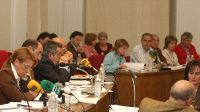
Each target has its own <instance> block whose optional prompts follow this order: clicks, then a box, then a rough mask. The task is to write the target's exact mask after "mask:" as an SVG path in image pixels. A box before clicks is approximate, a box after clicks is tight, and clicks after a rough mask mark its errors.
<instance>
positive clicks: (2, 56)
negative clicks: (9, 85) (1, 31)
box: [0, 50, 11, 69]
mask: <svg viewBox="0 0 200 112" xmlns="http://www.w3.org/2000/svg"><path fill="white" fill-rule="evenodd" d="M10 55H11V53H10V52H8V51H5V50H0V69H1V67H2V65H3V64H4V62H5V61H6V60H7V59H8V57H9V56H10Z"/></svg>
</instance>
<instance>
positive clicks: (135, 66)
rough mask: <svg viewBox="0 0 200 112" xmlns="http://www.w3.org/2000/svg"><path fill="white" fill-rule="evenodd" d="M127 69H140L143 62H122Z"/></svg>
mask: <svg viewBox="0 0 200 112" xmlns="http://www.w3.org/2000/svg"><path fill="white" fill-rule="evenodd" d="M124 64H125V65H126V66H127V69H129V70H133V71H134V70H142V69H144V63H124Z"/></svg>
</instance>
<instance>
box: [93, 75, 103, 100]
mask: <svg viewBox="0 0 200 112" xmlns="http://www.w3.org/2000/svg"><path fill="white" fill-rule="evenodd" d="M101 84H102V82H101V78H100V75H99V74H98V75H97V77H96V79H95V84H94V94H95V96H97V97H99V96H100V95H101Z"/></svg>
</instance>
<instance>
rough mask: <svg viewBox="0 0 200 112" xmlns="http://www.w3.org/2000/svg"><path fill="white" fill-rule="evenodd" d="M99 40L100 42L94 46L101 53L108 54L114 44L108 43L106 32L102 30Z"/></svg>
mask: <svg viewBox="0 0 200 112" xmlns="http://www.w3.org/2000/svg"><path fill="white" fill-rule="evenodd" d="M98 40H99V42H98V43H96V45H95V46H94V48H95V50H96V51H97V53H98V54H99V55H106V54H108V53H109V52H110V51H111V49H112V44H110V43H108V42H107V40H108V35H107V33H106V32H100V33H99V34H98Z"/></svg>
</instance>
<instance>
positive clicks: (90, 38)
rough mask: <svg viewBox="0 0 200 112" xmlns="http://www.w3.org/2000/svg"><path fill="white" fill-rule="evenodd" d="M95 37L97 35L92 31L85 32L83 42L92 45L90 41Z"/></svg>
mask: <svg viewBox="0 0 200 112" xmlns="http://www.w3.org/2000/svg"><path fill="white" fill-rule="evenodd" d="M96 39H97V35H96V34H94V33H87V34H86V35H85V44H87V45H92V41H94V40H96Z"/></svg>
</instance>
